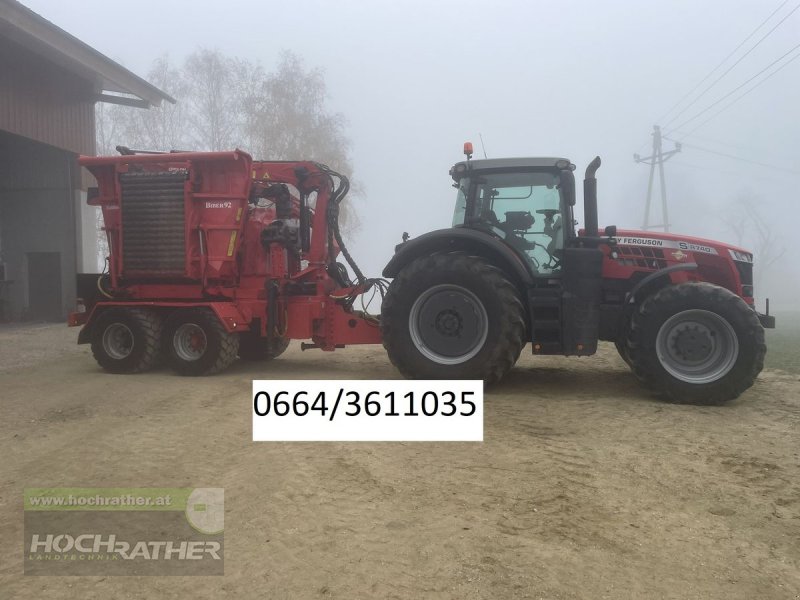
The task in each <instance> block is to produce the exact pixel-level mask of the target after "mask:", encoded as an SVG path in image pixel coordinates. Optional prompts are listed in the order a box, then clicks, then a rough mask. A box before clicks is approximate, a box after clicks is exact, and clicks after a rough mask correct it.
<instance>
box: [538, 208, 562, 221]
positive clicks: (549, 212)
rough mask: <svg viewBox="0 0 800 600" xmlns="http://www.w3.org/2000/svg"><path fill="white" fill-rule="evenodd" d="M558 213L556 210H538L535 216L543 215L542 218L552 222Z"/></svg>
mask: <svg viewBox="0 0 800 600" xmlns="http://www.w3.org/2000/svg"><path fill="white" fill-rule="evenodd" d="M559 212H560V211H559V210H558V209H557V208H540V209H539V210H537V211H536V214H539V215H544V218H545V219H547V220H548V221H552V220H553V217H555V216H556V215H557V214H558V213H559Z"/></svg>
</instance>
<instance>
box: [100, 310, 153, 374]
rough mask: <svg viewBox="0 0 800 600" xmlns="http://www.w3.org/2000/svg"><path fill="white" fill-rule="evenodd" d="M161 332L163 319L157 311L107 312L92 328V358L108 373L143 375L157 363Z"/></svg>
mask: <svg viewBox="0 0 800 600" xmlns="http://www.w3.org/2000/svg"><path fill="white" fill-rule="evenodd" d="M161 331H162V320H161V317H160V315H159V314H158V313H156V312H154V311H151V310H147V309H140V308H112V309H108V310H106V311H104V312H103V313H101V314H100V315H99V316H98V317H97V321H95V323H94V325H93V326H92V334H91V345H92V354H93V355H94V358H95V360H96V361H97V363H98V364H99V365H100V366H101V367H103V369H104V370H106V371H108V372H109V373H140V372H142V371H146V370H148V369H150V368H152V367H153V366H154V365H155V363H156V361H157V360H158V357H159V354H160V351H161Z"/></svg>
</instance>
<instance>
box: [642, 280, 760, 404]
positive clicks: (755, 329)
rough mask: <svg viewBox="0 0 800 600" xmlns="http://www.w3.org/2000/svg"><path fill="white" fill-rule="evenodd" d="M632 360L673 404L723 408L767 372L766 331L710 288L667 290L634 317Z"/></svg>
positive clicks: (729, 295)
mask: <svg viewBox="0 0 800 600" xmlns="http://www.w3.org/2000/svg"><path fill="white" fill-rule="evenodd" d="M627 347H628V356H629V357H630V360H631V367H632V368H633V372H634V373H635V374H636V376H637V377H638V378H639V379H640V380H641V381H642V383H644V384H645V385H646V386H647V387H648V388H650V389H652V390H655V391H657V392H659V393H661V394H663V395H664V396H666V397H667V398H669V399H670V400H672V401H673V402H678V403H685V404H724V403H725V402H727V401H729V400H733V399H734V398H736V397H738V396H739V394H741V393H742V392H743V391H745V390H746V389H748V388H749V387H750V386H751V385H753V382H754V381H755V378H756V377H757V376H758V374H759V373H760V372H761V369H762V368H763V366H764V355H765V354H766V350H767V347H766V344H765V343H764V329H763V328H762V327H761V324H760V323H759V321H758V318H757V316H756V313H755V311H754V310H753V309H752V308H751V307H749V306H748V305H747V304H745V302H744V300H742V299H741V298H740V297H739V296H737V295H736V294H734V293H733V292H731V291H729V290H727V289H725V288H722V287H719V286H716V285H712V284H710V283H683V284H679V285H673V286H668V287H665V288H663V289H661V290H660V291H659V292H657V293H656V294H654V295H652V296H650V297H649V298H647V299H646V300H645V301H644V302H643V303H642V304H641V306H640V307H639V308H638V309H637V311H636V312H635V313H634V315H633V318H632V319H631V326H630V330H629V334H628V341H627Z"/></svg>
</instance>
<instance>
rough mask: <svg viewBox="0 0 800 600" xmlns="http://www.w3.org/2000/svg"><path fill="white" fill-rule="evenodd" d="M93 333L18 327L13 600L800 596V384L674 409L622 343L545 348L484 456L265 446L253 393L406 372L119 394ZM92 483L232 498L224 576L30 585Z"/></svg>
mask: <svg viewBox="0 0 800 600" xmlns="http://www.w3.org/2000/svg"><path fill="white" fill-rule="evenodd" d="M75 335H76V331H75V330H68V329H66V328H65V327H62V326H59V325H54V326H40V327H38V328H35V329H32V330H31V329H5V330H2V331H0V399H1V400H0V403H1V405H2V424H0V428H1V429H0V432H1V433H2V435H0V456H2V463H1V464H2V472H1V477H0V503H1V504H2V507H3V508H4V510H2V512H0V534H2V539H3V540H4V542H5V543H4V544H3V546H2V549H0V597H2V598H78V597H80V598H95V597H98V598H99V597H104V598H109V597H111V598H206V597H231V598H250V597H253V598H256V597H257V598H269V599H280V598H343V599H353V598H459V599H466V598H491V599H501V598H592V599H594V598H726V599H727V598H748V599H750V598H798V597H800V444H799V443H798V441H800V380H798V377H797V376H796V375H788V374H783V373H780V372H777V371H770V372H765V373H764V374H762V376H761V377H760V379H759V381H758V382H757V384H756V386H755V387H754V388H753V389H752V390H750V391H749V392H748V393H747V394H745V395H744V396H742V397H741V398H740V399H739V400H737V401H736V402H734V403H732V404H731V405H729V406H726V407H721V408H705V407H691V406H674V405H669V404H665V403H662V402H660V401H658V400H654V399H651V398H649V397H647V396H646V395H645V394H644V393H643V391H642V390H641V389H640V388H639V386H638V385H637V384H636V382H635V380H634V378H633V376H632V375H630V374H629V373H628V371H627V370H626V368H625V367H624V365H623V363H622V361H621V360H619V359H618V357H617V356H616V353H615V352H614V350H613V348H610V347H604V348H603V349H602V351H601V353H600V355H599V356H597V357H595V358H593V359H580V360H579V359H563V358H552V359H544V358H538V359H536V360H534V358H533V357H531V356H530V355H529V354H527V349H526V351H525V352H524V353H523V357H522V359H521V360H520V362H519V364H518V365H517V367H516V369H515V370H514V371H513V372H512V373H511V375H510V376H509V377H508V378H507V379H506V380H505V382H504V383H503V384H501V385H500V386H497V387H496V388H494V389H492V390H491V391H490V392H489V393H488V394H487V398H486V426H485V440H486V441H485V442H484V443H483V444H466V443H464V444H456V443H449V444H433V443H408V444H274V443H253V442H251V441H250V412H249V411H250V385H251V380H252V379H253V378H268V377H270V376H271V375H273V374H274V376H275V377H276V378H298V379H302V378H308V379H325V378H341V379H347V378H353V379H361V378H367V377H374V378H397V377H398V375H397V374H396V372H395V371H394V370H393V369H392V368H391V366H390V365H389V363H388V361H387V359H386V358H385V356H384V354H383V351H382V349H380V348H377V347H375V348H369V347H365V348H352V349H346V350H343V351H337V352H335V353H333V354H322V353H313V352H306V353H303V354H301V353H300V351H299V349H298V348H295V347H292V348H290V350H289V351H288V352H287V353H286V354H285V355H284V356H283V357H281V358H280V359H278V361H276V362H275V363H273V364H272V365H267V366H255V365H252V364H241V365H236V366H235V367H234V368H233V369H231V370H230V371H228V372H226V373H225V374H224V375H220V376H216V377H211V378H204V379H185V378H180V377H177V376H174V375H172V374H171V373H170V372H168V371H158V372H154V373H149V374H146V375H139V376H111V375H105V374H103V373H101V372H100V371H99V370H98V367H97V366H96V364H95V363H94V362H93V360H92V359H91V357H90V355H89V353H88V349H87V348H86V347H85V346H82V347H77V346H74V345H73V344H74V340H75ZM31 361H33V362H32V363H31ZM80 485H83V486H109V487H110V486H120V487H122V486H138V487H156V486H165V487H176V486H192V487H195V486H213V487H218V486H222V487H224V488H225V502H226V517H225V520H226V522H225V525H226V527H225V542H226V564H225V571H226V575H225V576H224V577H221V578H214V577H210V578H205V577H195V578H182V577H175V578H155V577H152V578H139V579H137V580H133V579H131V578H113V577H109V578H102V577H96V578H86V579H81V578H63V579H61V578H51V577H40V578H35V577H23V576H22V575H21V572H22V564H21V563H22V549H21V540H22V490H23V488H25V487H34V486H80Z"/></svg>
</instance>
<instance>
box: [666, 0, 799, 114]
mask: <svg viewBox="0 0 800 600" xmlns="http://www.w3.org/2000/svg"><path fill="white" fill-rule="evenodd" d="M788 3H789V0H783V2H781V3H780V5H779V6H778V8H776V9H775V10H773V11H772V12H771V13H770V14H769V16H768V17H767V18H766V19H764V20H763V21H761V23H760V24H759V26H758V27H756V28H755V29H754V30H753V31H751V32H750V35H748V36H747V37H746V38H744V39H743V40H742V42H741V43H740V44H739V45H738V46H736V48H734V49H733V50H732V51H731V52H730V54H728V55H727V56H726V57H725V58H723V59H722V61H721V62H720V63H719V64H718V65H717V66H716V67H714V68H713V69H711V71H710V72H709V73H708V75H706V76H705V77H703V79H702V80H701V81H700V82H699V83H698V84H697V85H696V86H694V87H693V88H692V89H691V90H689V91H688V92H687V93H686V95H685V96H683V97H682V98H681V99H680V100H678V101H677V102H676V103H675V104H674V105H672V106H671V107H670V109H669V110H668V111H667V112H665V113H664V114H663V115H661V116H660V117H659V118H658V119H656V123H660V122H661V121H662V120H664V119H665V118H666V117H667V116H668V115H669V114H670V113H671V112H672V111H673V110H675V109H676V108H678V107H679V106H680V105H681V104H683V101H684V100H686V99H687V98H688V97H689V96H691V95H692V94H693V93H694V92H695V91H696V90H697V89H698V88H699V87H700V86H701V85H703V84H704V83H705V82H706V81H708V80H709V79H710V78H711V76H712V75H713V74H714V73H716V72H717V71H718V70H719V68H720V67H721V66H722V65H724V64H725V63H726V62H728V60H729V59H730V58H731V57H732V56H733V55H734V54H736V53H737V52H738V51H739V48H741V47H742V46H744V45H745V44H746V43H747V42H748V41H749V40H750V38H752V37H753V36H754V35H755V34H756V32H757V31H758V30H759V29H761V28H762V27H763V26H764V25H766V23H767V21H769V20H770V19H771V18H772V17H773V16H775V13H777V12H778V11H779V10H780V9H782V8H783V7H784V6H786V5H787V4H788ZM695 101H696V100H695ZM689 106H691V104H690V105H689Z"/></svg>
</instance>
